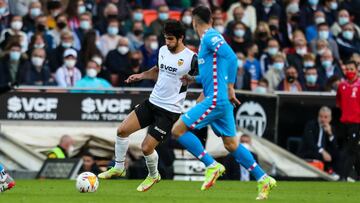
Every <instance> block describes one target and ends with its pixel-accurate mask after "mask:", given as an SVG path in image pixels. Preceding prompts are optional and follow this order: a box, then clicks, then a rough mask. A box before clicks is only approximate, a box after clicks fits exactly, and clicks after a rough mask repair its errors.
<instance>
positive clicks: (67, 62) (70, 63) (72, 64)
mask: <svg viewBox="0 0 360 203" xmlns="http://www.w3.org/2000/svg"><path fill="white" fill-rule="evenodd" d="M75 64H76V60H74V59H67V60H65V66H66V67H68V68H74V67H75Z"/></svg>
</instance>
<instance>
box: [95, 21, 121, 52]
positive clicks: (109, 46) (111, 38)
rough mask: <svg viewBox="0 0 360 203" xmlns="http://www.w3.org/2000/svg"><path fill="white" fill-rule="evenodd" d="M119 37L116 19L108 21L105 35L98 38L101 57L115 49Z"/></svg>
mask: <svg viewBox="0 0 360 203" xmlns="http://www.w3.org/2000/svg"><path fill="white" fill-rule="evenodd" d="M120 38H121V36H120V35H119V21H118V20H117V19H114V18H112V19H109V22H108V28H107V33H106V34H103V35H102V36H101V37H100V40H99V43H100V51H101V54H102V56H103V57H106V55H107V54H108V53H109V51H111V50H114V49H116V47H117V44H118V43H119V40H120Z"/></svg>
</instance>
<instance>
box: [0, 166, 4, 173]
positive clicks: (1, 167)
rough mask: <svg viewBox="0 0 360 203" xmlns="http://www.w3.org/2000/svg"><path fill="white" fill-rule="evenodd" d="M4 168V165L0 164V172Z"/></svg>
mask: <svg viewBox="0 0 360 203" xmlns="http://www.w3.org/2000/svg"><path fill="white" fill-rule="evenodd" d="M3 170H4V167H3V166H2V165H1V164H0V172H2V171H3Z"/></svg>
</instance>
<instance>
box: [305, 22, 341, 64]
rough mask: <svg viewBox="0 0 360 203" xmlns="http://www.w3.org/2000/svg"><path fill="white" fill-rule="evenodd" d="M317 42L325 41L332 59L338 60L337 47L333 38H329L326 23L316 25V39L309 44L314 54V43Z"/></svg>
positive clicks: (329, 34)
mask: <svg viewBox="0 0 360 203" xmlns="http://www.w3.org/2000/svg"><path fill="white" fill-rule="evenodd" d="M318 40H326V41H327V42H328V47H329V48H330V50H331V52H332V53H333V55H334V58H336V59H337V60H339V59H340V55H339V47H338V45H337V43H336V41H335V40H334V38H333V37H332V36H331V33H330V30H329V26H328V25H327V24H326V23H320V24H318V25H317V37H316V38H315V39H313V40H312V41H311V42H310V47H311V50H312V52H314V53H315V52H316V43H317V41H318Z"/></svg>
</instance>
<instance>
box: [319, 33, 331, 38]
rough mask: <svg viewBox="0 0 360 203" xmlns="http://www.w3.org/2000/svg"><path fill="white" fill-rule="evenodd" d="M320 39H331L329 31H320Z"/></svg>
mask: <svg viewBox="0 0 360 203" xmlns="http://www.w3.org/2000/svg"><path fill="white" fill-rule="evenodd" d="M319 38H320V39H325V40H326V39H328V38H329V31H320V32H319Z"/></svg>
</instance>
